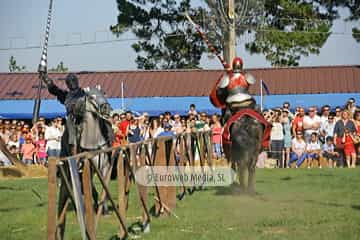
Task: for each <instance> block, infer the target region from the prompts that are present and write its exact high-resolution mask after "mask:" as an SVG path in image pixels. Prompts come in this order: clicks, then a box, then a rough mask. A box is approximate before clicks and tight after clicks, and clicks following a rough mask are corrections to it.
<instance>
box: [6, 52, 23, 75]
mask: <svg viewBox="0 0 360 240" xmlns="http://www.w3.org/2000/svg"><path fill="white" fill-rule="evenodd" d="M24 71H26V67H25V66H19V65H18V64H17V62H16V59H15V57H14V56H11V57H10V59H9V72H24Z"/></svg>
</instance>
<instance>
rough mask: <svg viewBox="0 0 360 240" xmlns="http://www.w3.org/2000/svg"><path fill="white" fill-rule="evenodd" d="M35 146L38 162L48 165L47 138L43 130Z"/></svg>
mask: <svg viewBox="0 0 360 240" xmlns="http://www.w3.org/2000/svg"><path fill="white" fill-rule="evenodd" d="M35 146H36V157H37V161H38V164H41V165H46V157H47V153H46V140H45V136H44V133H43V132H40V133H39V139H38V140H37V141H36V142H35Z"/></svg>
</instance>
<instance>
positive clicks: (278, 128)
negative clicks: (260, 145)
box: [270, 122, 284, 140]
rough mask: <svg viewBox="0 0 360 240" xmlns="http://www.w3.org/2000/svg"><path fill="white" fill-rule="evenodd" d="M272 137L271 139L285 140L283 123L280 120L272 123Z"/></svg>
mask: <svg viewBox="0 0 360 240" xmlns="http://www.w3.org/2000/svg"><path fill="white" fill-rule="evenodd" d="M272 125H273V126H272V128H271V134H270V139H271V140H283V139H284V131H283V125H282V124H281V123H279V122H274V123H273V124H272Z"/></svg>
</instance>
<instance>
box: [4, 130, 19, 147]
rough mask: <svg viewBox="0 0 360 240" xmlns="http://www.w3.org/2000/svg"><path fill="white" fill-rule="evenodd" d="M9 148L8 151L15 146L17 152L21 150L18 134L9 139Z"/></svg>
mask: <svg viewBox="0 0 360 240" xmlns="http://www.w3.org/2000/svg"><path fill="white" fill-rule="evenodd" d="M7 146H8V149H10V147H11V146H15V148H16V150H17V151H19V149H20V142H19V139H18V136H17V134H16V133H13V134H12V135H11V136H10V137H9V141H8V142H7Z"/></svg>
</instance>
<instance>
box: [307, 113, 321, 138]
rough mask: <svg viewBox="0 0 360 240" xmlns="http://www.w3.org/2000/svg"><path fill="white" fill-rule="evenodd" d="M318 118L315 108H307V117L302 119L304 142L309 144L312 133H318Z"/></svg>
mask: <svg viewBox="0 0 360 240" xmlns="http://www.w3.org/2000/svg"><path fill="white" fill-rule="evenodd" d="M320 123H321V121H320V117H319V116H318V115H317V114H316V107H310V108H309V115H307V116H305V117H304V129H305V141H306V143H308V142H310V137H311V134H312V133H316V134H318V133H319V130H320Z"/></svg>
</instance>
